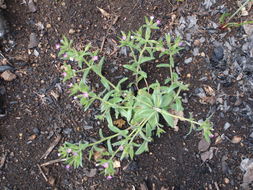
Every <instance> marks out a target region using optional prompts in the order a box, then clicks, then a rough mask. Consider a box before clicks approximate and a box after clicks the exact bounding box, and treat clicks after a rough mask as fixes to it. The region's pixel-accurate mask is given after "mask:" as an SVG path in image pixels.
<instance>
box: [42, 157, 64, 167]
mask: <svg viewBox="0 0 253 190" xmlns="http://www.w3.org/2000/svg"><path fill="white" fill-rule="evenodd" d="M66 160H67V159H62V158H59V159H55V160H50V161H48V162H45V163H43V164H41V165H40V166H48V165H51V164H55V163H59V162H64V161H66Z"/></svg>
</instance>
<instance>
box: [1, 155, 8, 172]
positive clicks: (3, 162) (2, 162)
mask: <svg viewBox="0 0 253 190" xmlns="http://www.w3.org/2000/svg"><path fill="white" fill-rule="evenodd" d="M6 158H7V152H6V153H4V155H3V156H2V157H1V158H0V169H2V168H3V167H4V164H5V161H6Z"/></svg>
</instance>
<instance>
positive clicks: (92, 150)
mask: <svg viewBox="0 0 253 190" xmlns="http://www.w3.org/2000/svg"><path fill="white" fill-rule="evenodd" d="M93 154H94V148H93V147H92V148H91V149H90V151H89V160H91V158H92V156H93Z"/></svg>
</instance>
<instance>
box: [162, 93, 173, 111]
mask: <svg viewBox="0 0 253 190" xmlns="http://www.w3.org/2000/svg"><path fill="white" fill-rule="evenodd" d="M173 96H175V93H173V92H171V93H169V94H167V93H166V94H165V95H163V96H162V103H161V107H162V108H167V107H168V106H169V105H170V103H172V101H173V99H174V97H173Z"/></svg>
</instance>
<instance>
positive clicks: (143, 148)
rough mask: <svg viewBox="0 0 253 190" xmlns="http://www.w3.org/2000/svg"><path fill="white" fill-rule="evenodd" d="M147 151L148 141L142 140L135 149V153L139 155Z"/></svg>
mask: <svg viewBox="0 0 253 190" xmlns="http://www.w3.org/2000/svg"><path fill="white" fill-rule="evenodd" d="M145 151H148V142H147V141H144V142H143V143H142V144H141V146H140V147H139V148H138V149H137V150H136V152H135V154H136V155H140V154H142V153H143V152H145Z"/></svg>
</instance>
